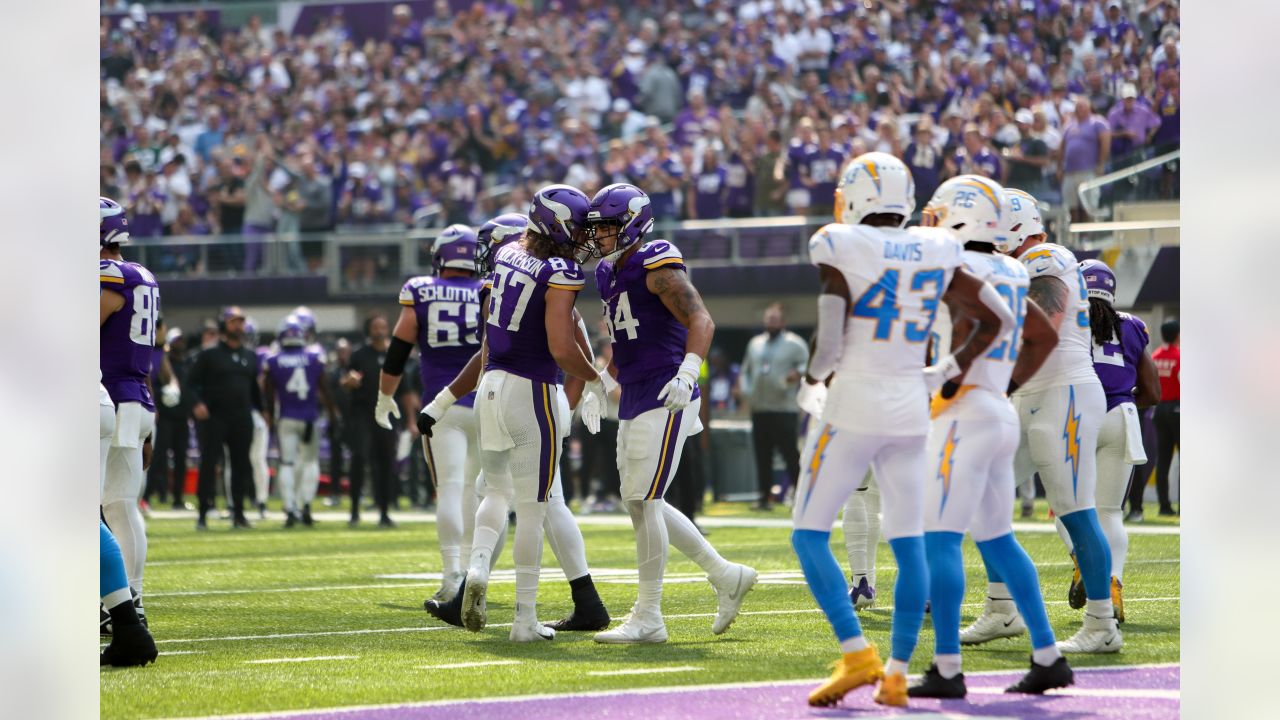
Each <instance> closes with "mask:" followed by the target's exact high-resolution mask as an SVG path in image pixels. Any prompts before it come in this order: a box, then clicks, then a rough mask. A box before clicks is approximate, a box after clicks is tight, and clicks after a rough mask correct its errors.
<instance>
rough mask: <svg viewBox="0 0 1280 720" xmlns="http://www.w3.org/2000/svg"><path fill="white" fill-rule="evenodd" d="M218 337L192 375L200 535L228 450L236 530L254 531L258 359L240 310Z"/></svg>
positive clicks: (221, 322) (222, 321)
mask: <svg viewBox="0 0 1280 720" xmlns="http://www.w3.org/2000/svg"><path fill="white" fill-rule="evenodd" d="M218 333H219V338H218V344H217V345H214V346H213V347H210V348H207V349H205V350H202V351H201V352H200V354H198V355H196V358H195V361H194V362H193V363H192V364H191V370H190V371H189V372H188V373H187V389H188V390H189V391H190V395H191V402H192V406H191V414H192V415H193V416H194V417H195V419H196V422H197V423H198V426H197V431H198V433H199V437H200V484H199V489H198V494H199V496H200V519H199V521H197V522H196V529H197V530H204V529H207V525H206V524H205V515H206V514H207V513H208V512H209V510H211V509H213V499H214V497H215V496H216V494H217V484H218V461H219V460H221V459H222V448H223V446H226V448H227V453H228V456H229V458H230V463H231V497H232V504H233V507H232V508H231V511H232V515H233V526H234V527H237V528H247V527H250V525H249V521H248V520H246V519H245V517H244V497H245V493H246V492H247V491H248V489H249V486H250V483H251V482H252V478H253V476H252V472H253V471H252V468H251V467H250V465H249V443H250V442H252V440H253V418H252V416H251V415H250V412H251V411H252V410H254V409H255V408H257V409H260V408H261V407H262V395H261V392H260V390H259V388H258V357H257V355H256V354H255V353H254V351H253V348H251V347H246V346H245V345H244V313H243V312H241V310H240V308H238V307H229V308H226V309H225V310H223V311H222V315H221V316H220V317H219V319H218ZM370 414H372V411H370Z"/></svg>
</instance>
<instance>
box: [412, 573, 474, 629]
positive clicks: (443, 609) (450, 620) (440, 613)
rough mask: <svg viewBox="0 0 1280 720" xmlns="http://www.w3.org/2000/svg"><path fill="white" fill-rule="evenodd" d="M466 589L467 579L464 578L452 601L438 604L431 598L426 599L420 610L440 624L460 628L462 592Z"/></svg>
mask: <svg viewBox="0 0 1280 720" xmlns="http://www.w3.org/2000/svg"><path fill="white" fill-rule="evenodd" d="M466 589H467V579H466V578H465V577H464V578H462V582H461V583H459V584H458V592H456V593H454V594H453V599H451V600H449V601H447V602H440V601H439V600H436V599H435V598H433V597H432V598H427V601H426V602H424V603H422V608H423V609H424V610H426V611H427V612H428V613H429V614H430V615H431V617H433V618H435V619H437V620H439V621H440V622H443V623H447V624H449V625H453V626H454V627H462V591H463V590H466Z"/></svg>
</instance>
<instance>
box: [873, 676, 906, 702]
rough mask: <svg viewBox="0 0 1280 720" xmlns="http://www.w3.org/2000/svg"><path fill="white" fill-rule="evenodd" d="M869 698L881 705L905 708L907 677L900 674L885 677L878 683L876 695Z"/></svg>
mask: <svg viewBox="0 0 1280 720" xmlns="http://www.w3.org/2000/svg"><path fill="white" fill-rule="evenodd" d="M871 697H872V699H873V700H875V701H876V702H877V703H879V704H881V705H893V706H894V707H906V706H907V676H906V675H903V674H902V673H893V674H892V675H885V676H884V679H883V680H881V681H880V687H878V688H876V694H875V695H872V696H871Z"/></svg>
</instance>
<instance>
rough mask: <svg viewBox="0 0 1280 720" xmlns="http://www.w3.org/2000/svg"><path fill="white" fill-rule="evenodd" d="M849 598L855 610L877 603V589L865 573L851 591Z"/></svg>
mask: <svg viewBox="0 0 1280 720" xmlns="http://www.w3.org/2000/svg"><path fill="white" fill-rule="evenodd" d="M849 600H850V601H851V602H852V603H853V609H854V610H861V609H862V608H869V607H874V606H875V604H876V589H875V588H873V587H871V584H870V583H868V582H867V577H866V576H865V575H864V576H862V579H860V580H858V584H857V586H855V587H854V588H853V589H852V590H850V591H849Z"/></svg>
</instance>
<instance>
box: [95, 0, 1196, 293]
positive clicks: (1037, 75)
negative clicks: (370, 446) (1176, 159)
mask: <svg viewBox="0 0 1280 720" xmlns="http://www.w3.org/2000/svg"><path fill="white" fill-rule="evenodd" d="M533 5H535V4H534V3H528V4H521V5H516V4H513V3H506V2H489V3H475V4H474V5H473V6H472V7H471V9H470V10H469V11H465V12H457V13H455V12H451V11H450V8H449V4H448V3H447V2H445V1H444V0H438V1H437V2H436V3H435V6H434V12H432V13H431V14H430V15H428V16H426V17H415V16H414V13H413V11H412V9H411V8H410V7H409V6H407V5H400V6H396V8H395V9H394V11H393V13H392V20H391V23H390V26H389V28H388V29H387V32H386V35H385V37H382V38H367V39H363V40H362V41H357V39H354V37H353V34H352V32H351V31H350V29H349V28H348V26H347V24H346V22H345V20H344V15H343V13H342V9H341V7H340V6H338V7H337V9H336V10H335V11H333V12H332V14H331V15H328V16H322V17H321V19H320V20H319V21H318V22H317V23H315V25H314V26H313V27H306V28H295V29H294V32H293V34H290V33H289V32H287V31H286V30H285V29H283V28H278V27H269V26H267V25H264V24H263V23H262V22H260V21H259V20H258V19H257V18H256V17H255V18H253V19H251V20H250V22H248V23H247V24H245V25H244V26H242V27H237V28H221V27H219V26H218V25H217V24H216V23H213V22H210V21H209V19H208V17H207V16H206V15H204V14H203V13H199V12H197V13H193V14H190V15H181V16H178V18H177V20H176V21H169V20H162V19H161V18H160V17H158V16H156V15H154V14H153V15H151V16H147V14H146V11H145V10H143V9H142V8H141V6H134V9H133V10H132V12H131V13H130V14H128V15H124V16H121V15H115V16H107V15H104V17H103V20H102V27H101V39H102V42H101V48H102V50H101V53H102V58H101V68H102V74H103V82H102V94H101V137H102V138H103V140H102V147H101V173H102V174H101V193H102V195H104V196H107V197H114V198H120V199H121V201H122V202H123V203H125V204H126V205H127V206H128V207H129V208H130V211H131V216H132V218H133V226H132V227H133V230H132V232H133V235H134V236H135V237H138V238H142V237H148V236H161V235H203V234H218V233H223V234H243V235H245V236H248V237H250V238H252V237H254V236H261V235H265V234H268V233H272V232H276V233H282V234H285V233H296V232H306V231H320V230H330V229H333V228H334V227H335V226H336V227H342V226H360V227H364V228H368V227H370V226H378V225H394V226H399V227H404V226H406V225H411V224H414V223H415V218H416V222H417V223H418V224H425V225H427V226H432V225H443V224H445V223H452V222H466V223H470V224H473V225H475V224H479V223H480V222H483V221H484V220H485V219H487V218H488V217H491V216H493V215H495V214H497V213H499V212H506V211H510V210H516V209H521V208H523V207H524V206H525V205H526V204H527V200H528V197H529V192H530V188H533V187H535V186H537V185H540V184H543V183H547V182H565V183H569V184H572V185H575V186H577V187H580V188H582V189H583V190H584V191H586V192H587V193H588V194H590V193H592V192H594V191H595V190H596V189H597V188H598V187H600V186H603V185H605V184H608V183H612V182H621V181H627V182H633V183H637V184H639V185H641V186H642V187H644V188H646V189H647V191H648V192H649V194H650V196H651V197H652V198H653V201H654V210H655V214H656V215H657V217H658V218H659V219H675V218H714V217H724V216H739V217H741V216H764V215H781V214H791V213H798V214H816V215H821V214H826V213H829V212H830V211H831V201H830V198H831V197H832V190H833V189H834V187H835V182H836V179H837V178H836V174H837V173H838V171H839V169H840V168H841V166H842V164H843V162H844V161H845V160H846V159H848V158H850V157H853V156H855V155H858V154H860V153H862V152H865V151H869V150H880V151H885V152H890V153H893V154H895V155H898V156H900V157H902V158H903V159H905V160H906V162H907V163H908V164H909V165H910V167H911V169H912V171H913V173H914V176H915V179H916V192H917V195H918V196H919V200H918V205H922V204H923V200H924V199H927V198H928V197H929V196H930V194H931V193H932V192H933V190H934V189H935V188H936V187H937V185H938V184H939V183H940V182H941V181H942V180H944V179H945V178H947V177H949V176H951V175H954V174H957V173H978V174H983V175H987V176H990V177H993V178H995V179H998V180H1000V181H1001V182H1005V183H1007V184H1009V185H1012V186H1015V187H1021V188H1024V189H1027V190H1029V191H1031V192H1033V193H1035V194H1036V195H1037V196H1039V197H1042V198H1046V199H1049V200H1050V201H1059V200H1062V199H1063V198H1066V201H1067V202H1069V203H1074V202H1075V197H1076V194H1075V192H1074V190H1075V188H1076V187H1077V186H1078V185H1079V183H1080V182H1083V181H1084V180H1086V179H1088V178H1090V177H1092V176H1095V175H1097V174H1099V173H1102V172H1104V171H1106V169H1107V168H1108V167H1121V166H1123V165H1124V164H1126V163H1129V162H1132V158H1133V156H1134V155H1150V154H1152V153H1154V152H1156V151H1158V150H1160V149H1163V148H1166V147H1173V146H1176V145H1177V144H1178V138H1179V118H1180V110H1181V100H1180V95H1179V66H1180V56H1179V49H1178V48H1179V12H1178V3H1177V2H1176V0H1126V1H1124V2H1121V1H1120V0H1109V1H1108V2H1099V1H1098V0H1084V1H1082V2H1065V1H1061V0H983V1H981V2H979V1H976V0H927V1H926V0H879V1H878V2H866V3H862V2H859V3H845V2H832V1H830V0H826V1H820V0H778V1H777V2H772V1H770V0H751V1H749V2H742V3H729V2H724V1H722V0H702V1H700V2H695V3H688V4H685V3H674V2H670V1H668V0H634V1H633V2H629V3H625V4H623V3H605V2H601V1H600V0H583V1H582V2H577V3H565V6H566V7H565V8H562V9H557V8H559V4H558V3H556V2H552V3H549V4H546V3H537V4H536V5H539V6H542V7H543V9H542V10H535V9H534V8H533V7H532V6H533ZM676 8H682V9H681V10H679V11H678V10H677V9H676ZM1165 191H1166V192H1168V188H1165ZM290 245H293V246H296V245H297V243H290ZM165 257H166V259H165V262H166V263H167V264H168V265H169V266H168V267H165V266H158V267H155V268H154V269H156V270H157V271H160V272H162V273H163V272H175V271H183V270H200V269H201V268H199V267H197V266H196V260H195V258H194V256H190V257H189V256H186V255H183V254H181V253H177V254H173V255H167V256H165ZM260 261H261V249H260V247H259V246H258V245H255V244H254V242H252V241H251V242H249V243H248V244H246V245H245V246H244V250H243V251H240V252H238V254H237V256H236V257H235V258H233V260H232V262H233V263H234V264H236V265H239V264H243V266H244V267H245V269H247V270H252V269H253V268H255V267H256V266H257V264H258V263H259V262H260ZM288 262H289V264H290V265H291V267H293V268H294V269H295V270H301V269H303V267H304V265H305V263H306V262H307V258H305V257H303V256H302V254H301V253H299V252H298V251H297V250H296V249H295V250H291V252H290V257H289V258H288Z"/></svg>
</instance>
